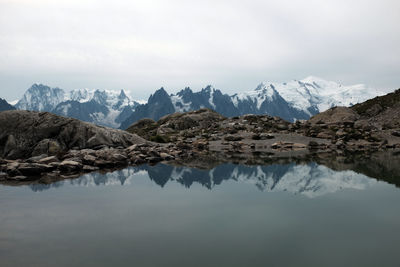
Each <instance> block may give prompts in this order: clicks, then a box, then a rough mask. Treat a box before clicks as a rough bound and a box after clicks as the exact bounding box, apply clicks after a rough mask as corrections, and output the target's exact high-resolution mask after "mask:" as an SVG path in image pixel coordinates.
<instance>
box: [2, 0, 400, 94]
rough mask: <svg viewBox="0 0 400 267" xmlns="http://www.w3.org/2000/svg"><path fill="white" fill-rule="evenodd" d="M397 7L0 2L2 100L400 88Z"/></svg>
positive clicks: (362, 0) (171, 0) (394, 1)
mask: <svg viewBox="0 0 400 267" xmlns="http://www.w3.org/2000/svg"><path fill="white" fill-rule="evenodd" d="M399 14H400V1H399V0H324V1H321V0H298V1H296V0H279V1H276V0H274V1H271V0H260V1H252V0H246V1H244V0H240V1H234V0H229V1H224V0H220V1H219V0H202V1H179V0H168V1H166V0H154V1H152V0H143V1H121V0H113V1H100V0H96V1H85V0H65V1H64V0H57V1H54V0H0V97H3V98H6V99H7V100H14V99H17V98H20V97H21V96H22V94H23V93H24V92H25V90H26V89H27V88H28V87H30V86H31V85H32V84H33V83H35V82H36V83H43V84H47V85H49V86H52V87H56V86H57V87H60V88H63V89H67V90H68V89H76V88H98V89H127V90H130V91H131V94H132V95H133V96H134V97H135V98H136V99H147V97H148V96H149V95H150V94H151V93H152V92H153V91H154V90H155V89H158V88H160V87H161V86H163V87H164V88H166V89H167V90H168V91H169V92H176V91H178V90H180V89H182V88H184V87H185V86H190V87H191V88H193V89H195V90H199V89H201V88H202V87H205V86H206V85H208V84H212V85H214V86H215V87H216V88H218V89H221V90H222V91H223V92H226V93H233V92H238V91H243V90H251V89H254V88H255V87H256V86H257V84H259V83H260V82H261V81H277V82H284V81H289V80H292V79H301V78H304V77H306V76H308V75H315V76H319V77H322V78H325V79H328V80H334V81H337V82H340V83H343V84H355V83H365V84H367V85H369V86H371V87H376V88H382V89H387V90H389V89H395V88H399V87H400V16H399Z"/></svg>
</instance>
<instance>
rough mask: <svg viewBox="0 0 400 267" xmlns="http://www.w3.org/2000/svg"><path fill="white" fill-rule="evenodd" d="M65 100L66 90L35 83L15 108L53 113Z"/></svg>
mask: <svg viewBox="0 0 400 267" xmlns="http://www.w3.org/2000/svg"><path fill="white" fill-rule="evenodd" d="M64 98H65V92H64V90H62V89H60V88H51V87H49V86H47V85H43V84H37V83H35V84H33V85H32V86H31V87H30V88H29V89H28V90H27V91H26V92H25V94H24V96H23V97H22V99H21V100H19V101H18V103H17V104H16V105H15V106H16V108H17V109H23V110H36V111H51V110H52V109H53V108H54V107H55V106H57V105H58V104H59V103H61V102H62V101H64Z"/></svg>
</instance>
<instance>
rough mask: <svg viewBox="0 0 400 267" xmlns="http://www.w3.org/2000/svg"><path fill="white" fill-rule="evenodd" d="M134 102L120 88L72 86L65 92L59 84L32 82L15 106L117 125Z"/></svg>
mask: <svg viewBox="0 0 400 267" xmlns="http://www.w3.org/2000/svg"><path fill="white" fill-rule="evenodd" d="M138 105H139V103H137V102H135V101H133V100H131V99H130V98H129V97H128V96H127V95H126V93H125V91H124V90H120V91H112V90H95V89H75V90H71V91H69V92H65V91H64V90H62V89H59V88H50V87H49V86H46V85H42V84H34V85H32V86H31V87H30V88H29V89H28V90H27V91H26V93H25V94H24V96H23V97H22V99H21V100H19V101H18V103H17V104H16V105H15V107H16V108H17V109H25V110H35V111H48V112H53V113H55V114H58V115H62V116H67V117H73V118H76V119H80V120H83V121H88V122H92V123H96V124H100V125H104V126H109V127H114V128H118V127H119V126H120V124H121V121H122V120H123V119H125V118H126V117H127V116H129V115H130V114H131V113H132V112H133V111H134V109H135V107H136V106H138ZM122 113H123V114H122ZM120 116H122V117H123V119H122V118H120Z"/></svg>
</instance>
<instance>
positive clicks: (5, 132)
mask: <svg viewBox="0 0 400 267" xmlns="http://www.w3.org/2000/svg"><path fill="white" fill-rule="evenodd" d="M144 142H146V141H145V140H144V139H143V138H141V137H139V136H137V135H135V134H130V133H128V132H125V131H121V130H116V129H111V128H106V127H101V126H97V125H94V124H90V123H86V122H82V121H79V120H76V119H72V118H65V117H61V116H57V115H54V114H51V113H47V112H34V111H25V110H12V111H11V110H10V111H4V112H1V113H0V157H3V158H10V159H17V158H29V157H31V156H33V155H39V154H50V155H55V154H57V153H59V152H67V151H68V150H69V149H71V148H73V147H76V148H77V149H86V148H95V147H98V146H108V147H129V146H131V145H133V144H140V143H144Z"/></svg>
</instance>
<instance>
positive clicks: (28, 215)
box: [0, 152, 400, 267]
mask: <svg viewBox="0 0 400 267" xmlns="http://www.w3.org/2000/svg"><path fill="white" fill-rule="evenodd" d="M399 186H400V156H399V155H396V154H395V153H392V152H385V153H381V154H378V155H372V156H368V157H362V158H357V157H356V158H354V157H353V158H347V157H342V158H340V159H339V158H337V159H336V160H330V159H329V160H314V159H310V160H302V161H299V160H293V159H288V160H268V161H264V163H257V164H246V163H243V162H223V163H217V162H214V161H212V160H211V161H210V162H209V164H204V162H203V163H201V164H196V163H191V164H186V165H179V164H168V165H167V164H162V163H161V164H157V165H155V166H149V165H143V166H137V167H128V168H125V169H120V170H115V171H112V172H107V173H90V174H85V175H82V176H80V177H78V178H75V179H66V180H60V181H54V182H53V183H46V184H43V183H30V184H23V185H15V184H12V185H10V184H2V185H0V202H1V205H0V225H1V227H0V266H2V267H7V266H374V267H375V266H400V253H399V251H400V208H399V203H400V190H399Z"/></svg>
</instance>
